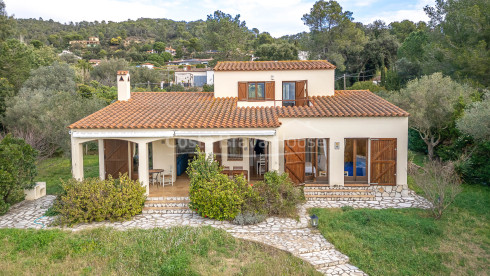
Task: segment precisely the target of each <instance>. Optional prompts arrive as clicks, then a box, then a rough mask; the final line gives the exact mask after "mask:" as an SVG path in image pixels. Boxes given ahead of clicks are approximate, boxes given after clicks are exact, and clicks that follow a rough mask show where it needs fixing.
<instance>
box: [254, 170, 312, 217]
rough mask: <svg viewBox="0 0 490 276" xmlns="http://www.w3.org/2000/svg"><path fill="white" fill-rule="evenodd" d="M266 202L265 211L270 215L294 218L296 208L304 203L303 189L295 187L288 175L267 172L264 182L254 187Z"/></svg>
mask: <svg viewBox="0 0 490 276" xmlns="http://www.w3.org/2000/svg"><path fill="white" fill-rule="evenodd" d="M253 188H254V190H256V191H258V193H259V195H260V197H262V198H263V200H264V209H265V211H266V212H267V214H268V215H275V216H285V217H294V216H297V210H296V206H297V205H298V204H299V203H302V202H304V195H303V192H302V190H301V188H297V187H294V185H293V182H292V181H291V179H290V178H289V175H288V174H287V173H282V174H279V173H278V172H276V171H271V172H267V173H265V175H264V181H261V182H258V183H256V184H255V185H254V186H253Z"/></svg>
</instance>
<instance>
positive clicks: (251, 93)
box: [247, 82, 265, 100]
mask: <svg viewBox="0 0 490 276" xmlns="http://www.w3.org/2000/svg"><path fill="white" fill-rule="evenodd" d="M247 88H248V89H247V91H248V99H249V100H264V99H265V82H249V83H248V87H247Z"/></svg>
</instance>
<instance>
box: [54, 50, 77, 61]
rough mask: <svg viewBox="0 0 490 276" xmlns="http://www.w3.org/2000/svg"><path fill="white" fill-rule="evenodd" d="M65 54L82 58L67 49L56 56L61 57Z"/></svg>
mask: <svg viewBox="0 0 490 276" xmlns="http://www.w3.org/2000/svg"><path fill="white" fill-rule="evenodd" d="M65 55H68V56H71V55H72V56H74V57H75V58H76V59H82V58H81V57H79V56H77V55H75V54H74V53H72V52H71V51H68V50H63V52H61V53H59V54H58V56H59V57H61V56H65Z"/></svg>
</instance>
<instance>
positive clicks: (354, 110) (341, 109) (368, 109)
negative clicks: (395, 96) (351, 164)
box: [275, 90, 409, 118]
mask: <svg viewBox="0 0 490 276" xmlns="http://www.w3.org/2000/svg"><path fill="white" fill-rule="evenodd" d="M310 102H311V103H312V104H311V105H310V106H293V107H291V106H288V107H276V108H275V111H276V113H277V115H278V116H279V117H283V118H292V117H407V116H409V114H408V112H406V111H405V110H403V109H401V108H399V107H398V106H396V105H394V104H392V103H390V102H388V101H387V100H385V99H383V98H381V97H379V96H377V95H376V94H374V93H372V92H370V91H367V90H336V91H335V94H334V96H314V97H310Z"/></svg>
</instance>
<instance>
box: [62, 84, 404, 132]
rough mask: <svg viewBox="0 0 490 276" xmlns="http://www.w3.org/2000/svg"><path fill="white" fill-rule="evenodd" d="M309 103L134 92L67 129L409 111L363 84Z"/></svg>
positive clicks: (238, 124)
mask: <svg viewBox="0 0 490 276" xmlns="http://www.w3.org/2000/svg"><path fill="white" fill-rule="evenodd" d="M310 102H311V105H310V106H294V107H275V108H274V107H237V98H214V96H213V93H206V92H135V93H132V94H131V99H130V100H129V101H122V102H120V101H118V102H115V103H113V104H111V105H109V106H107V107H105V108H103V109H101V110H99V111H97V112H95V113H93V114H92V115H89V116H87V117H85V118H83V119H81V120H80V121H78V122H76V123H74V124H72V125H70V126H69V128H72V129H96V128H103V129H111V128H120V129H134V128H276V127H279V126H280V125H281V123H280V121H279V118H301V117H406V116H408V115H409V114H408V113H407V112H406V111H404V110H403V109H401V108H399V107H397V106H395V105H393V104H391V103H390V102H388V101H386V100H384V99H383V98H381V97H379V96H377V95H375V94H373V93H371V92H369V91H364V90H347V91H343V90H340V91H335V95H334V96H315V97H311V98H310Z"/></svg>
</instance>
